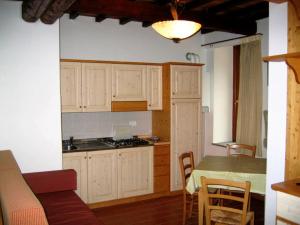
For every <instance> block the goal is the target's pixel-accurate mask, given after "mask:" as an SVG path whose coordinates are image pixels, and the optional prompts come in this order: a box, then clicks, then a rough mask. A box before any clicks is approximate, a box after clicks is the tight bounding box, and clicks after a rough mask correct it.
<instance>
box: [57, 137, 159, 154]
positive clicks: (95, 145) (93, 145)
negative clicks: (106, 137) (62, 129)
mask: <svg viewBox="0 0 300 225" xmlns="http://www.w3.org/2000/svg"><path fill="white" fill-rule="evenodd" d="M148 142H149V144H147V145H130V146H119V147H115V146H112V145H109V144H106V143H103V142H102V138H94V139H79V140H78V139H77V140H74V146H76V149H71V150H68V149H67V141H63V149H62V152H63V153H74V152H86V151H101V150H114V149H123V148H136V147H147V146H153V144H154V143H153V142H151V141H148Z"/></svg>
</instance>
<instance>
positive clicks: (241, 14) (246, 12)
mask: <svg viewBox="0 0 300 225" xmlns="http://www.w3.org/2000/svg"><path fill="white" fill-rule="evenodd" d="M230 16H231V17H232V18H236V19H239V20H240V19H241V20H255V21H256V20H259V19H262V18H266V17H268V16H269V7H268V2H261V3H259V4H257V5H254V6H252V7H247V8H245V9H240V10H237V11H234V12H231V13H230Z"/></svg>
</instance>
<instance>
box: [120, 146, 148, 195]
mask: <svg viewBox="0 0 300 225" xmlns="http://www.w3.org/2000/svg"><path fill="white" fill-rule="evenodd" d="M152 192H153V147H137V148H129V149H119V150H118V197H119V198H126V197H131V196H138V195H144V194H150V193H152Z"/></svg>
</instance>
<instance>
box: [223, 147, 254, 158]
mask: <svg viewBox="0 0 300 225" xmlns="http://www.w3.org/2000/svg"><path fill="white" fill-rule="evenodd" d="M255 154H256V146H252V145H245V144H228V145H227V155H228V156H235V157H252V158H255Z"/></svg>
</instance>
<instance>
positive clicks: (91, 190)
mask: <svg viewBox="0 0 300 225" xmlns="http://www.w3.org/2000/svg"><path fill="white" fill-rule="evenodd" d="M116 163H117V152H116V151H115V150H105V151H94V152H88V202H89V203H93V202H101V201H108V200H113V199H117V197H118V196H117V164H116Z"/></svg>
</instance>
